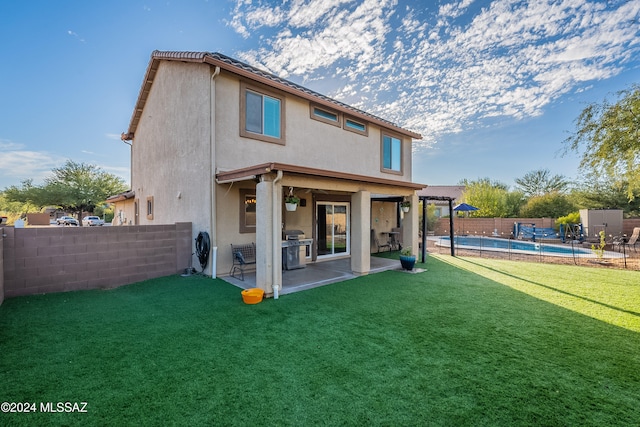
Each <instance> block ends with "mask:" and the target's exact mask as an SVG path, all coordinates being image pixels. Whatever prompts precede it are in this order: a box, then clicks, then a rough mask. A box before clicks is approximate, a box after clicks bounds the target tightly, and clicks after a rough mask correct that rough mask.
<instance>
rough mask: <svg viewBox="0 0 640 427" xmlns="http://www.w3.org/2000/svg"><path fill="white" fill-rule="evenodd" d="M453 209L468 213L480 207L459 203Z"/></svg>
mask: <svg viewBox="0 0 640 427" xmlns="http://www.w3.org/2000/svg"><path fill="white" fill-rule="evenodd" d="M453 210H454V211H455V212H464V213H465V214H466V215H469V212H471V211H479V210H480V209H478V208H476V207H475V206H471V205H468V204H466V203H460V204H459V205H456V206H455V207H454V208H453Z"/></svg>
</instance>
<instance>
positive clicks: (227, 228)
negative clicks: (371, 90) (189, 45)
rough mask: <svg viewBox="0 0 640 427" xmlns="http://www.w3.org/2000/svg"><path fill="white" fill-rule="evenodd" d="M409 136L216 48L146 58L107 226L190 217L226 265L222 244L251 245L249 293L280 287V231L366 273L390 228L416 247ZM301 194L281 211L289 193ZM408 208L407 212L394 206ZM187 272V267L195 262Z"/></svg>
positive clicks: (317, 257) (221, 271)
mask: <svg viewBox="0 0 640 427" xmlns="http://www.w3.org/2000/svg"><path fill="white" fill-rule="evenodd" d="M420 138H421V136H420V135H419V134H417V133H415V132H412V131H409V130H406V129H403V128H401V127H399V126H397V125H395V124H393V123H391V122H389V121H387V120H384V119H382V118H380V117H376V116H374V115H371V114H368V113H366V112H364V111H361V110H358V109H356V108H353V107H350V106H348V105H346V104H344V103H341V102H338V101H336V100H333V99H330V98H328V97H326V96H323V95H321V94H319V93H316V92H314V91H311V90H309V89H306V88H304V87H302V86H300V85H297V84H295V83H292V82H289V81H287V80H284V79H281V78H279V77H277V76H274V75H272V74H269V73H266V72H264V71H261V70H259V69H257V68H254V67H251V66H249V65H247V64H244V63H242V62H240V61H237V60H235V59H232V58H229V57H227V56H225V55H222V54H219V53H208V52H160V51H154V52H153V53H152V55H151V60H150V62H149V65H148V68H147V71H146V73H145V76H144V80H143V83H142V88H141V90H140V93H139V95H138V100H137V102H136V105H135V109H134V112H133V115H132V117H131V121H130V123H129V127H128V129H127V131H126V132H125V133H123V134H122V139H123V141H125V142H127V143H129V144H131V184H132V189H131V191H130V192H127V193H123V194H122V195H117V196H115V197H114V199H112V202H114V203H115V204H116V217H117V218H119V220H118V221H114V224H117V223H118V224H121V225H126V224H140V225H144V224H167V223H174V222H182V221H189V222H192V224H193V233H194V238H195V236H196V235H197V234H198V233H199V232H201V231H206V232H208V233H209V235H210V238H211V245H212V247H217V248H218V256H217V263H216V265H217V269H216V271H215V272H214V271H211V265H213V263H209V266H208V267H207V269H208V270H209V271H206V273H209V274H211V273H213V274H215V275H217V276H224V275H226V274H227V272H229V270H230V268H231V266H232V255H231V246H230V245H231V244H242V243H252V242H254V243H255V245H256V266H255V269H256V286H258V287H260V288H262V289H264V290H265V291H266V293H267V294H271V293H272V292H273V288H274V287H275V286H280V284H281V283H282V249H281V244H282V240H283V238H284V237H283V233H284V231H285V230H291V229H294V230H300V231H302V232H303V233H304V237H305V238H307V239H313V240H312V243H311V244H310V245H309V249H308V253H307V256H308V262H322V261H323V260H327V259H336V258H339V257H348V258H350V264H351V269H352V270H353V272H354V273H356V274H367V273H368V272H369V269H370V254H371V251H372V247H373V242H372V239H373V238H376V237H377V236H382V234H381V233H384V232H388V231H391V229H392V228H396V227H400V230H401V231H400V233H401V235H400V237H401V240H402V241H403V244H404V246H410V247H412V248H413V250H414V251H417V248H418V209H417V206H418V196H417V193H416V191H417V190H419V189H421V188H423V187H424V185H421V184H416V183H413V182H411V167H412V164H411V157H412V149H411V148H412V141H413V140H414V139H420ZM290 193H291V194H294V195H295V196H297V197H298V198H300V199H301V200H300V203H299V205H298V207H297V210H296V211H293V212H290V211H287V210H285V206H284V198H285V196H287V195H288V194H290ZM401 201H409V202H411V204H412V206H414V207H416V208H412V209H410V210H409V212H407V213H404V212H400V210H399V209H398V206H399V202H401ZM194 265H196V263H194Z"/></svg>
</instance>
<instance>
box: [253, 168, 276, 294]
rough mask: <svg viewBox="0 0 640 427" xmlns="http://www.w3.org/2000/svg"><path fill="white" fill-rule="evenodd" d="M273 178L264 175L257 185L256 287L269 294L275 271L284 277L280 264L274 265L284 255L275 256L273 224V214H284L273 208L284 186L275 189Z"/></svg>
mask: <svg viewBox="0 0 640 427" xmlns="http://www.w3.org/2000/svg"><path fill="white" fill-rule="evenodd" d="M272 180H273V179H272V178H269V177H268V176H267V175H263V179H262V180H261V181H260V182H259V183H258V184H257V185H256V287H258V288H260V289H262V290H264V291H265V293H266V294H268V295H271V294H273V277H274V272H275V271H277V272H278V274H280V277H282V270H281V267H280V264H279V263H278V265H274V260H280V261H281V259H282V258H281V257H282V255H281V254H278V258H277V259H276V257H274V256H273V248H274V241H273V237H274V232H273V227H274V225H273V224H274V222H275V221H274V220H273V219H274V218H273V215H274V212H277V215H278V216H282V211H281V209H273V206H274V199H276V200H277V201H278V202H279V201H281V200H282V196H281V194H280V193H282V191H278V188H282V186H281V185H276V186H275V187H276V189H275V190H274V189H273V185H272ZM273 191H278V197H274V195H273ZM276 219H277V218H276ZM280 222H281V221H279V222H276V224H280ZM274 269H276V270H275V271H274Z"/></svg>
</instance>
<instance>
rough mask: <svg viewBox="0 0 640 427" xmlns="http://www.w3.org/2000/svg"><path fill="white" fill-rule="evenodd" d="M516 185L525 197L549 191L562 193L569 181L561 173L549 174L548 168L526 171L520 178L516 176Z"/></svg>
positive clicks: (540, 194) (566, 188)
mask: <svg viewBox="0 0 640 427" xmlns="http://www.w3.org/2000/svg"><path fill="white" fill-rule="evenodd" d="M515 182H516V187H517V188H518V189H519V190H520V191H522V192H523V193H524V195H525V197H535V196H543V195H545V194H549V193H564V192H565V191H567V190H568V188H569V181H568V180H567V178H566V177H565V176H563V175H553V176H552V175H551V172H550V171H549V169H539V170H535V171H531V172H527V173H526V174H525V175H524V176H523V177H522V178H516V179H515Z"/></svg>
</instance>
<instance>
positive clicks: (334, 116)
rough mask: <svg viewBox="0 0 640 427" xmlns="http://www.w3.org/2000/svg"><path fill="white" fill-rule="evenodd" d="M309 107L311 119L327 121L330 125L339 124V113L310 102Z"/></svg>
mask: <svg viewBox="0 0 640 427" xmlns="http://www.w3.org/2000/svg"><path fill="white" fill-rule="evenodd" d="M309 108H310V110H311V111H310V112H311V118H312V119H314V120H318V121H321V122H324V123H328V124H330V125H334V126H340V114H338V113H335V112H333V111H331V110H329V109H326V108H322V107H319V106H317V105H314V104H311V105H310V106H309Z"/></svg>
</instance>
